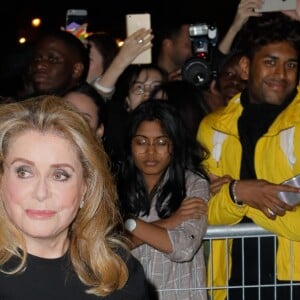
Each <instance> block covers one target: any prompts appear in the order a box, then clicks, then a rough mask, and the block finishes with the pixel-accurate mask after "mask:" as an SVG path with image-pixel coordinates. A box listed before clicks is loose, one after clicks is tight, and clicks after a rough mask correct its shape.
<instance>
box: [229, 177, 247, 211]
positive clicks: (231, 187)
mask: <svg viewBox="0 0 300 300" xmlns="http://www.w3.org/2000/svg"><path fill="white" fill-rule="evenodd" d="M237 183H238V180H232V181H231V182H230V184H229V194H230V197H231V199H232V201H233V202H234V203H235V204H237V205H239V206H242V205H244V203H243V201H241V200H238V198H237V196H236V193H235V190H236V185H237Z"/></svg>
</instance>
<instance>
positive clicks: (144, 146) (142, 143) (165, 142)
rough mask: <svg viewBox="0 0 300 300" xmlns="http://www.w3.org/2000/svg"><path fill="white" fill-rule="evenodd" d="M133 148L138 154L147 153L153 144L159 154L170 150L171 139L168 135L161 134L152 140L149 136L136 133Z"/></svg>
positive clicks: (132, 142)
mask: <svg viewBox="0 0 300 300" xmlns="http://www.w3.org/2000/svg"><path fill="white" fill-rule="evenodd" d="M131 145H132V150H133V152H135V153H136V154H145V153H146V152H147V151H148V150H149V149H150V148H149V147H150V146H153V147H154V149H155V152H156V153H158V154H165V153H168V152H169V149H170V145H171V141H170V139H169V138H168V137H166V136H160V137H157V138H154V139H152V141H150V140H149V139H148V138H147V137H145V136H142V135H136V136H135V137H133V139H132V141H131Z"/></svg>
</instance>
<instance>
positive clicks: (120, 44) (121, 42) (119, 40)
mask: <svg viewBox="0 0 300 300" xmlns="http://www.w3.org/2000/svg"><path fill="white" fill-rule="evenodd" d="M116 41H117V44H118V46H119V48H120V47H122V46H123V44H124V41H122V40H121V39H119V38H117V39H116Z"/></svg>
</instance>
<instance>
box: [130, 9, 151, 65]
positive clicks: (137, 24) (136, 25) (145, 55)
mask: <svg viewBox="0 0 300 300" xmlns="http://www.w3.org/2000/svg"><path fill="white" fill-rule="evenodd" d="M141 28H145V29H150V28H151V16H150V14H148V13H144V14H128V15H126V33H127V36H129V35H131V34H132V33H134V32H135V31H137V30H138V29H141ZM150 63H151V48H149V49H147V50H145V51H144V52H142V53H141V54H139V55H138V56H137V57H136V58H135V59H134V61H133V62H132V64H150Z"/></svg>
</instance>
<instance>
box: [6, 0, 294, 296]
mask: <svg viewBox="0 0 300 300" xmlns="http://www.w3.org/2000/svg"><path fill="white" fill-rule="evenodd" d="M298 2H300V1H298ZM262 4H263V1H262V0H241V1H240V3H239V5H238V7H237V10H236V13H235V16H234V19H233V21H232V24H231V25H230V26H229V29H228V31H227V32H226V33H225V34H224V36H222V37H221V39H220V41H218V43H217V44H216V49H214V50H215V51H214V52H213V55H214V67H215V69H214V72H216V73H215V74H214V76H211V78H210V81H209V83H208V84H206V85H205V86H201V85H200V86H199V85H195V84H193V83H192V82H190V81H186V80H185V79H184V78H183V76H182V71H183V66H184V64H185V62H186V61H187V60H189V59H191V58H192V57H193V56H194V53H193V47H192V40H191V37H190V32H189V24H187V23H182V22H175V23H172V22H168V24H165V25H162V26H161V28H159V30H157V31H155V30H154V29H144V28H141V29H139V30H137V31H136V32H134V33H133V34H131V35H129V36H128V37H127V38H126V39H125V40H124V44H123V46H122V47H120V48H119V46H118V45H117V43H116V39H115V38H114V37H113V36H112V35H110V34H109V33H108V32H94V33H91V34H90V35H89V36H88V37H87V38H86V40H85V41H82V40H79V39H78V38H77V37H76V36H75V35H73V34H72V33H70V32H67V31H65V30H63V29H61V28H60V29H57V30H51V31H47V32H43V33H42V35H41V36H40V37H39V38H38V39H37V41H36V42H35V43H34V45H32V46H31V47H28V48H26V52H25V51H24V52H23V56H21V58H22V59H23V60H22V59H21V60H22V63H21V64H20V69H18V70H11V71H12V72H11V74H13V75H14V76H12V77H11V78H10V80H9V82H10V85H7V86H5V87H2V86H3V85H1V88H0V96H1V104H0V211H1V213H0V224H1V226H0V236H1V238H0V254H1V255H0V298H1V299H2V298H3V299H30V300H32V299H33V300H34V299H46V300H47V299H133V300H134V299H136V300H138V299H140V300H142V299H143V300H147V299H149V300H163V299H165V300H208V299H212V300H213V299H215V300H226V299H233V300H235V299H236V300H241V299H244V300H253V299H264V300H274V299H292V300H296V299H299V297H300V221H299V220H300V218H299V214H300V208H299V206H297V205H291V204H287V203H285V202H283V201H282V200H281V199H280V198H279V197H278V193H279V192H284V191H285V192H292V193H300V188H299V187H292V186H288V185H284V184H282V182H284V181H285V180H287V179H289V178H291V177H293V176H295V175H297V174H300V146H299V143H297V140H299V139H300V137H299V135H300V130H299V128H300V111H299V107H300V90H299V70H300V68H299V61H300V13H299V9H300V3H299V5H298V7H297V10H296V11H285V12H268V13H260V12H257V11H256V9H257V8H260V7H261V5H262ZM149 48H152V53H153V57H152V63H151V64H132V62H133V61H134V60H135V58H136V57H137V56H138V55H139V54H141V53H142V52H143V51H145V50H148V49H149ZM18 59H20V56H19V54H18ZM12 69H13V68H12ZM0 70H2V68H1V69H0ZM13 71H15V73H14V72H13ZM196 75H197V74H196ZM239 223H255V224H257V225H258V226H260V227H262V228H264V229H266V230H268V231H269V232H271V233H272V234H275V235H276V237H277V244H275V246H274V243H273V240H272V239H271V238H269V239H268V238H265V239H264V241H263V242H262V245H263V247H261V248H260V246H261V245H260V243H259V242H258V241H257V240H254V239H245V241H244V242H243V244H242V245H241V242H240V241H239V240H238V239H231V240H229V242H228V241H227V240H223V239H219V240H213V241H212V242H211V244H210V247H209V248H206V247H205V246H206V245H205V242H204V236H205V234H206V231H207V228H208V226H210V225H235V224H239ZM276 245H277V246H276ZM241 249H243V250H244V251H243V252H242V251H241ZM206 251H207V253H206ZM241 253H243V256H241ZM205 254H207V257H206V255H205ZM227 260H229V262H227ZM258 261H259V262H260V264H259V266H260V268H261V269H258ZM242 266H243V268H244V267H246V270H247V271H246V273H244V272H242V271H241V270H242V269H243V268H242ZM258 274H259V275H258ZM274 278H275V279H274ZM274 280H275V284H274ZM291 283H293V284H291ZM236 286H238V287H240V288H236ZM244 286H246V288H241V287H244ZM225 287H229V288H225ZM230 287H235V288H230Z"/></svg>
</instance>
